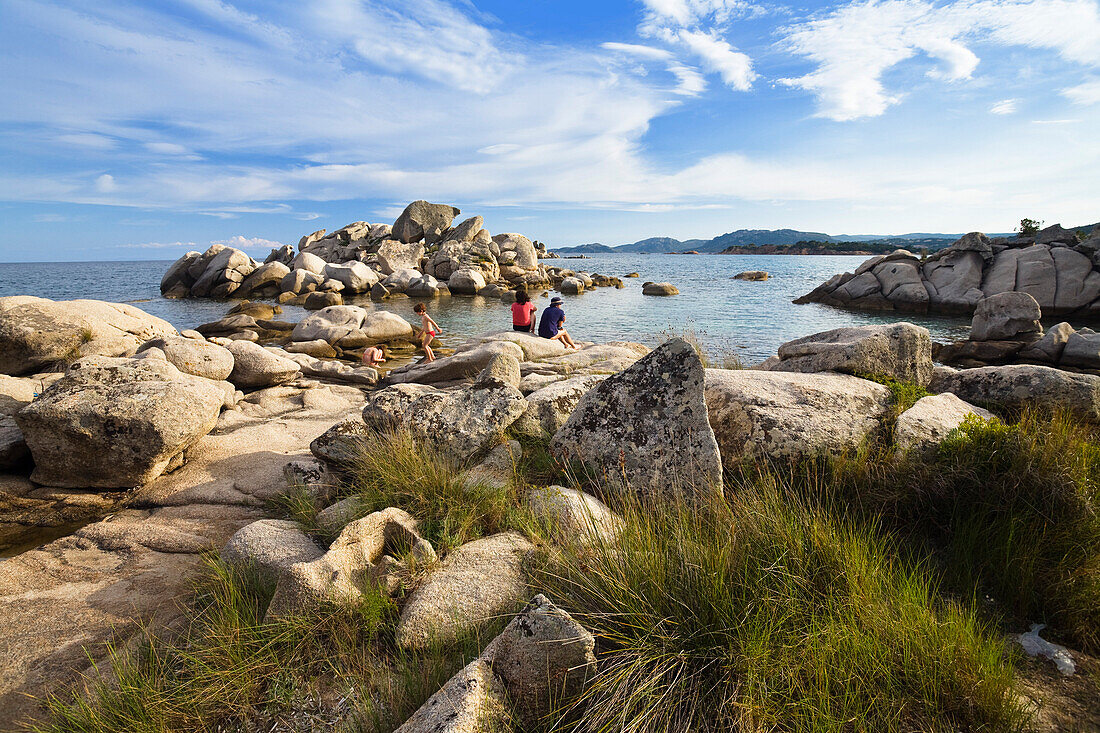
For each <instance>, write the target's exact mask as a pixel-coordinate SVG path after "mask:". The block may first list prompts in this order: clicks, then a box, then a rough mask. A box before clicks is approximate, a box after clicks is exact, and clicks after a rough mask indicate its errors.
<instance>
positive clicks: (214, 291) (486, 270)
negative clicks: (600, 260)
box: [160, 201, 622, 310]
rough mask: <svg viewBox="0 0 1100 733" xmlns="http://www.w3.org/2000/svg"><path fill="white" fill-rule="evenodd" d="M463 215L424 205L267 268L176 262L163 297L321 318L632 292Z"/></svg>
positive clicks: (318, 241)
mask: <svg viewBox="0 0 1100 733" xmlns="http://www.w3.org/2000/svg"><path fill="white" fill-rule="evenodd" d="M460 213H461V212H460V211H459V210H458V209H457V208H455V207H453V206H449V205H445V204H432V203H428V202H427V201H414V202H413V203H411V204H409V205H408V206H407V207H406V208H405V210H404V211H403V212H402V213H401V216H399V217H398V218H397V221H396V222H394V224H393V225H392V226H391V225H389V224H369V223H367V222H364V221H357V222H354V223H352V224H348V225H347V226H346V227H343V228H342V229H339V230H337V231H335V232H333V233H331V234H328V233H326V231H325V230H323V229H322V230H320V231H316V232H313V233H312V234H308V235H306V236H304V237H302V239H301V240H300V241H299V242H298V251H297V253H295V251H294V249H293V248H292V247H291V246H290V245H284V246H282V247H280V248H277V249H273V250H272V251H271V254H269V255H268V256H267V258H266V259H265V260H264V261H263V262H262V263H260V262H256V261H255V260H253V259H252V258H251V257H249V256H248V255H247V254H245V253H244V252H242V251H240V250H238V249H233V248H232V247H226V246H224V245H220V244H215V245H213V246H211V247H210V249H208V250H206V252H201V253H200V252H188V253H187V254H185V255H184V256H183V257H181V258H180V259H179V260H177V261H176V262H175V263H173V264H172V266H171V267H169V268H168V271H167V272H166V273H165V275H164V278H163V279H162V280H161V284H160V291H161V293H162V294H163V295H164V296H165V297H169V298H186V297H194V298H230V297H232V298H260V299H263V298H269V299H277V300H278V301H279V302H280V303H295V304H298V305H303V306H305V307H306V308H310V309H314V310H317V309H320V308H324V307H327V306H331V305H340V304H342V303H343V298H344V296H355V295H366V294H368V293H369V294H370V297H371V298H372V299H373V300H381V299H383V298H386V297H389V296H392V295H396V294H401V293H404V294H405V295H408V296H409V297H413V298H434V297H437V296H440V295H449V294H451V293H455V294H458V295H475V294H476V295H486V296H491V297H501V296H505V297H507V294H508V293H511V292H512V291H514V290H515V289H517V288H521V287H525V288H531V289H533V288H548V287H552V286H561V287H562V292H568V293H573V294H575V293H579V292H581V291H583V290H584V289H585V288H592V287H601V286H602V287H607V286H614V287H622V281H621V280H619V279H618V278H613V277H608V276H605V275H598V274H592V275H590V274H588V273H584V272H574V271H572V270H567V269H564V268H557V267H548V266H546V265H545V264H543V263H542V262H540V260H542V259H545V258H548V257H550V256H552V255H551V254H549V253H547V251H546V246H545V245H544V244H542V243H541V242H537V241H536V242H532V241H531V240H530V239H528V238H527V237H525V236H523V235H522V234H512V233H508V234H498V235H496V236H491V235H490V234H489V232H488V230H486V229H485V228H484V226H483V224H484V221H483V220H482V218H481V217H480V216H473V217H470V218H469V219H466V220H464V221H462V222H460V223H458V224H455V219H456V217H457V216H458V215H459V214H460ZM563 281H566V282H567V283H568V285H565V286H563V285H562V283H563ZM566 288H569V289H568V290H567V289H566Z"/></svg>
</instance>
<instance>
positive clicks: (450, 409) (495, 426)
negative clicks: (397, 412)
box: [402, 383, 527, 461]
mask: <svg viewBox="0 0 1100 733" xmlns="http://www.w3.org/2000/svg"><path fill="white" fill-rule="evenodd" d="M526 409H527V400H525V399H524V397H523V395H522V394H521V393H520V391H519V390H518V389H516V388H515V387H511V386H508V385H497V384H494V383H486V384H480V383H479V384H475V385H473V386H471V387H467V388H464V389H460V390H456V391H454V392H442V393H429V394H426V395H424V396H422V397H420V398H419V399H418V400H416V401H415V402H413V403H412V404H411V405H409V407H408V409H406V411H405V415H404V417H403V419H402V426H403V427H404V428H405V429H407V430H408V431H409V432H410V433H412V435H413V436H415V437H416V438H418V439H419V440H421V441H424V442H425V443H427V444H429V445H432V446H434V447H435V448H436V449H437V450H439V451H440V452H442V453H444V454H445V455H448V456H451V457H453V458H454V459H456V460H458V461H466V460H469V459H470V458H473V457H474V456H476V455H478V454H479V453H482V452H484V451H485V450H486V449H487V448H488V447H489V446H490V445H491V444H492V443H493V442H494V441H497V440H499V439H500V437H501V436H503V435H504V431H505V430H507V429H508V428H509V427H511V425H512V423H514V422H515V421H516V420H517V419H519V416H520V415H522V414H523V412H524V410H526Z"/></svg>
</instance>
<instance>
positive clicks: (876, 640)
mask: <svg viewBox="0 0 1100 733" xmlns="http://www.w3.org/2000/svg"><path fill="white" fill-rule="evenodd" d="M878 381H881V382H882V383H884V384H886V385H887V386H888V387H889V388H890V389H891V391H892V393H893V395H894V399H895V410H897V411H899V412H900V410H902V409H904V408H905V407H908V406H910V405H911V404H912V403H913V402H915V401H916V400H917V399H919V398H920V397H921V396H924V394H925V392H924V391H923V390H922V389H920V388H917V387H915V386H914V385H907V384H904V383H898V382H893V381H891V380H878ZM1097 430H1098V428H1097V427H1096V426H1090V425H1083V424H1081V423H1079V422H1075V421H1073V420H1072V419H1070V418H1068V417H1066V416H1062V415H1050V414H1049V413H1039V412H1035V411H1028V412H1025V413H1024V414H1022V415H1019V416H1015V418H1014V422H1011V423H1008V422H1002V421H1000V420H997V421H991V422H984V421H981V420H968V421H967V422H966V423H964V425H963V426H962V427H961V428H960V429H959V430H958V431H956V432H955V433H953V434H952V435H951V436H950V437H949V438H948V440H947V441H946V442H945V443H944V444H943V445H942V446H941V447H940V449H939V450H938V452H937V453H935V454H934V455H932V456H928V457H924V458H923V459H918V458H906V457H901V456H898V455H896V454H895V453H894V452H893V450H892V449H891V447H890V446H889V445H888V444H887V443H886V442H885V439H884V440H883V441H881V442H878V443H874V444H871V445H868V446H866V447H865V448H864V449H863V450H861V451H859V452H858V453H856V454H853V455H848V456H843V457H840V458H828V459H826V458H822V459H817V460H809V461H803V462H800V463H796V464H786V463H783V464H780V463H766V462H758V463H752V464H745V465H743V466H741V467H740V468H739V469H738V470H734V471H729V472H727V477H726V484H725V496H724V497H722V496H715V495H708V496H705V497H704V498H702V499H700V500H698V501H696V502H694V503H687V500H685V499H682V498H679V499H664V500H651V501H642V500H639V499H636V498H633V497H629V496H627V497H624V496H615V495H605V496H603V498H604V499H605V500H606V501H608V502H609V503H610V504H611V506H612V508H613V509H614V510H615V511H617V512H618V513H620V514H621V515H622V517H623V520H624V521H623V531H622V533H621V535H620V536H619V538H618V539H616V540H612V541H608V542H606V543H597V544H596V545H595V546H580V545H578V544H574V543H570V542H568V541H567V538H563V537H561V536H542V533H543V532H544V529H543V528H542V526H541V525H540V524H539V523H538V522H534V521H531V520H530V517H529V516H528V514H527V512H526V510H525V509H524V506H523V502H522V500H521V498H520V497H521V496H522V495H523V491H524V488H525V487H526V486H527V485H545V484H547V483H565V484H572V485H578V484H580V485H584V486H585V488H586V489H588V490H591V491H595V492H597V493H598V487H595V486H592V485H591V484H590V483H589V482H588V481H587V480H583V479H585V477H584V476H583V474H580V473H578V472H577V471H575V470H574V467H572V466H563V465H560V464H559V463H557V462H556V461H555V460H554V459H553V457H552V456H551V454H550V452H549V449H548V444H547V442H546V440H537V439H531V438H523V439H522V441H521V442H522V445H523V451H524V455H523V457H522V458H521V459H519V460H518V461H517V463H516V476H515V480H514V482H513V486H505V487H503V488H500V487H497V488H494V487H491V486H488V485H486V484H482V483H469V482H467V481H466V480H464V478H463V477H462V476H461V475H460V472H459V467H458V466H456V465H455V464H454V463H453V462H452V461H449V460H447V459H446V458H444V457H442V456H440V455H439V454H438V453H436V452H434V451H432V450H431V449H429V448H426V447H424V446H422V445H419V444H417V443H416V442H415V441H414V440H413V439H412V438H411V437H410V436H408V435H404V434H395V435H384V436H379V437H378V438H377V439H376V440H371V441H365V442H364V443H363V446H364V448H363V451H362V455H361V457H360V460H359V462H358V464H357V465H356V466H355V468H354V470H353V471H352V472H351V475H350V476H349V477H348V479H347V481H346V483H345V484H344V485H342V486H341V487H340V489H339V492H338V493H339V494H340V495H344V496H348V495H356V496H358V497H360V498H361V499H362V502H363V512H364V513H366V512H369V511H372V510H374V509H380V508H383V507H387V506H399V507H402V508H404V509H405V510H407V511H409V512H410V513H411V514H413V515H414V516H416V517H417V518H418V519H420V520H421V528H422V530H423V533H424V534H425V536H426V537H428V538H429V539H430V540H431V541H432V542H433V544H434V545H435V547H436V548H437V550H438V551H439V552H440V554H441V555H445V554H446V553H447V552H448V551H449V550H450V549H452V548H454V547H456V546H457V545H459V544H461V543H463V542H467V541H469V540H471V539H475V538H477V537H480V536H484V535H487V534H491V533H495V532H500V531H503V530H509V529H511V530H517V531H521V532H524V533H526V534H527V535H528V536H530V537H532V539H533V540H535V541H536V544H537V545H538V546H540V547H541V548H543V549H542V554H541V557H540V558H539V562H538V563H537V564H536V570H535V572H534V574H533V577H532V585H533V587H532V590H531V592H532V593H534V592H536V591H542V592H546V593H547V594H548V595H549V596H550V597H551V598H552V599H553V600H554V601H555V602H556V603H558V604H559V605H560V606H562V607H563V608H564V609H566V610H567V611H568V612H569V613H571V614H572V615H573V616H574V617H575V618H577V619H578V620H579V621H580V622H581V623H583V624H584V625H585V626H586V627H587V628H589V629H590V630H591V631H592V632H593V633H594V634H595V635H596V637H597V649H598V654H599V658H600V666H599V669H598V671H597V673H596V675H595V677H594V678H593V679H592V680H591V682H590V684H589V685H588V686H587V687H586V690H585V692H584V694H583V695H582V696H581V697H580V698H579V699H575V700H571V701H564V704H563V707H562V708H561V709H560V710H559V711H558V712H557V713H556V714H555V715H554V716H552V719H548V720H545V721H542V724H541V727H542V728H545V729H547V730H563V731H577V732H578V733H580V732H581V731H596V730H608V731H620V730H621V731H631V732H636V733H646V732H648V731H666V730H693V731H718V730H779V731H822V732H826V731H829V732H831V731H837V732H839V731H862V730H868V731H870V730H874V731H911V730H967V731H979V730H988V731H1012V730H1022V729H1024V728H1026V723H1027V715H1026V712H1025V711H1024V710H1022V709H1021V707H1020V706H1021V703H1020V702H1019V697H1018V694H1017V692H1018V688H1017V682H1016V675H1017V667H1018V665H1017V659H1016V657H1015V653H1014V652H1013V651H1012V649H1013V648H1012V646H1011V645H1010V644H1007V643H1006V642H1005V641H1004V635H1003V634H1004V631H1005V630H1006V629H1009V630H1020V629H1022V628H1026V624H1027V623H1029V622H1032V621H1041V622H1046V623H1048V624H1049V625H1050V628H1049V630H1048V631H1049V634H1050V635H1053V638H1055V639H1061V640H1063V641H1066V642H1069V643H1071V644H1072V645H1076V646H1078V647H1083V648H1085V649H1086V650H1092V651H1096V650H1098V649H1100V637H1098V635H1097V634H1098V631H1097V630H1098V629H1100V517H1098V515H1097V507H1098V506H1100V441H1098V440H1097V438H1098V435H1097ZM887 437H888V436H887ZM516 487H518V488H516ZM278 507H279V509H280V511H281V512H283V513H284V514H286V515H288V516H292V517H295V518H297V519H299V521H302V522H303V524H305V525H306V527H307V528H311V527H313V525H314V523H315V515H316V505H315V504H314V501H313V499H312V497H311V496H310V495H309V494H308V492H305V491H304V489H303V487H298V489H292V490H291V492H289V493H288V495H287V496H285V497H283V498H282V499H280V500H279V504H278ZM549 540H553V542H550V541H549ZM555 544H561V547H560V548H559V549H555V550H551V549H549V548H551V547H554V545H555ZM271 592H272V589H271V588H268V587H264V586H263V584H262V583H260V582H259V581H258V579H257V577H256V576H255V574H254V573H250V572H249V571H248V570H247V569H245V570H241V569H230V568H226V567H225V566H223V565H222V564H221V563H219V562H217V561H212V562H211V563H210V567H209V569H208V572H207V574H206V579H205V581H204V583H203V584H202V586H200V588H199V589H198V591H197V593H196V598H195V601H194V603H193V606H192V609H191V623H190V625H189V626H188V628H187V629H186V631H185V632H184V633H183V635H182V637H180V638H178V639H177V640H175V641H165V640H156V639H152V640H150V641H149V642H148V643H147V644H145V645H144V646H143V647H142V649H141V651H140V653H139V654H137V655H131V654H122V653H119V654H117V655H115V657H114V658H113V659H112V670H111V674H109V675H105V678H104V679H105V681H103V682H96V683H94V684H93V685H92V686H91V688H90V689H89V690H88V691H87V693H86V694H83V693H82V694H79V695H76V696H72V697H68V698H64V699H63V698H54V699H52V700H51V701H49V706H50V710H51V713H52V717H51V720H50V722H49V723H48V724H47V725H45V726H43V727H42V728H41V729H40V730H42V731H50V732H51V733H69V732H75V731H80V732H81V733H86V732H89V731H124V730H125V731H170V730H171V731H200V730H201V731H205V730H215V729H232V728H233V726H234V725H236V724H243V723H244V722H245V721H248V722H249V724H250V725H252V726H256V725H258V724H259V723H265V724H266V725H267V727H268V728H270V727H271V725H272V723H273V722H274V721H277V720H281V719H282V717H281V716H283V717H285V716H292V715H301V714H303V713H302V710H303V709H309V706H310V705H314V706H315V707H316V706H320V707H321V708H323V709H324V710H326V711H328V714H331V715H332V716H334V717H336V718H339V719H341V720H342V721H343V725H344V728H342V729H347V730H353V731H377V732H379V733H383V732H385V731H392V730H393V729H394V728H396V727H397V726H398V725H400V723H401V722H403V721H404V720H405V719H406V718H407V717H408V716H409V715H410V714H411V713H412V712H413V711H414V710H415V709H416V708H417V707H418V706H419V705H420V704H421V703H422V702H423V701H424V700H425V699H427V698H428V697H429V696H430V695H431V694H433V693H434V692H435V691H436V690H437V689H438V688H439V687H440V686H441V685H442V684H443V683H444V682H445V681H446V680H447V679H448V678H449V677H450V675H451V674H453V673H454V672H456V671H457V670H458V669H459V668H461V667H462V666H464V665H465V664H466V663H467V662H468V661H469V660H470V659H472V658H473V656H474V655H476V653H477V651H478V648H479V644H478V642H477V641H476V640H467V641H464V642H462V643H461V644H458V645H456V646H452V647H449V648H438V649H432V650H429V651H427V652H423V653H419V654H407V653H401V652H399V651H398V650H397V649H396V647H395V645H394V642H393V632H394V627H395V623H396V610H397V607H398V606H399V605H400V603H401V599H400V598H397V599H392V600H391V599H390V598H388V597H386V596H385V595H383V594H382V593H380V592H379V591H377V590H376V589H368V592H367V593H366V597H365V600H364V602H363V603H362V604H360V605H358V606H355V607H351V608H348V607H338V606H330V607H327V608H323V609H321V610H319V611H317V612H316V613H314V614H311V615H309V616H308V617H304V618H297V619H290V620H286V621H279V622H277V623H264V622H263V621H262V619H263V613H264V609H265V607H266V604H267V602H268V600H269V598H270V595H271ZM987 597H988V598H987ZM503 621H504V620H503V619H502V620H501V622H502V623H503ZM484 638H485V639H487V638H489V637H484ZM108 680H109V681H108ZM340 700H344V701H345V702H344V703H342V705H343V707H341V706H340V704H338V701H340ZM310 701H317V702H310ZM265 721H266V722H265Z"/></svg>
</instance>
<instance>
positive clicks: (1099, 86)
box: [1062, 79, 1100, 106]
mask: <svg viewBox="0 0 1100 733" xmlns="http://www.w3.org/2000/svg"><path fill="white" fill-rule="evenodd" d="M1062 95H1063V96H1065V97H1067V98H1068V99H1069V100H1070V101H1071V102H1073V103H1074V104H1081V105H1086V106H1088V105H1093V104H1100V79H1093V80H1092V81H1086V82H1085V83H1083V84H1078V85H1077V86H1075V87H1070V88H1068V89H1063V90H1062Z"/></svg>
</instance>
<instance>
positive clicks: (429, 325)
mask: <svg viewBox="0 0 1100 733" xmlns="http://www.w3.org/2000/svg"><path fill="white" fill-rule="evenodd" d="M413 313H415V314H416V315H418V316H420V330H421V332H422V333H421V335H420V345H421V347H423V349H424V355H425V357H426V361H435V354H433V353H432V347H431V346H430V344H431V343H432V339H434V338H435V337H436V336H438V335H439V334H441V333H443V329H442V328H440V327H439V324H438V323H436V322H435V321H433V320H432V318H431V316H429V315H428V309H427V308H425V307H424V304H423V303H417V304H416V307H415V308H413Z"/></svg>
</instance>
